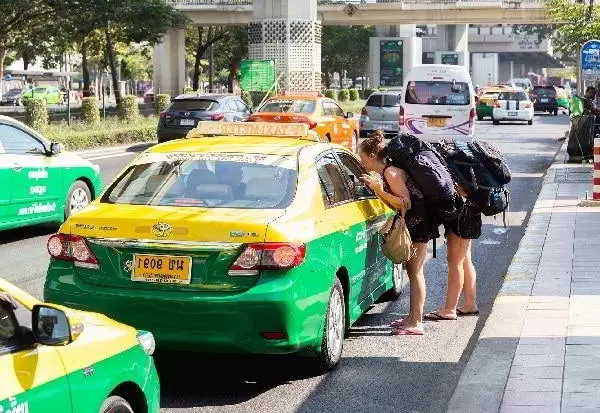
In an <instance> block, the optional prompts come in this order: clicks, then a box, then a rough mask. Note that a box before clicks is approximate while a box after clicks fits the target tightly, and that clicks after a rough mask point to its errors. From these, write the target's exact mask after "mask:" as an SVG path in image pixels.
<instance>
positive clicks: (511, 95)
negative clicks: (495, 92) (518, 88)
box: [498, 92, 529, 101]
mask: <svg viewBox="0 0 600 413" xmlns="http://www.w3.org/2000/svg"><path fill="white" fill-rule="evenodd" d="M498 100H518V101H522V100H529V99H527V95H526V94H525V92H502V93H501V94H500V96H499V97H498Z"/></svg>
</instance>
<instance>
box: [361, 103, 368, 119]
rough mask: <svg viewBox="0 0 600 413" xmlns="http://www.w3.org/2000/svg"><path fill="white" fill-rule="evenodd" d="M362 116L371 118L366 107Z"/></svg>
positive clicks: (362, 111)
mask: <svg viewBox="0 0 600 413" xmlns="http://www.w3.org/2000/svg"><path fill="white" fill-rule="evenodd" d="M360 115H361V116H366V117H369V111H368V110H367V107H366V106H365V107H364V108H362V110H361V111H360Z"/></svg>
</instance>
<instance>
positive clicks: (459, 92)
mask: <svg viewBox="0 0 600 413" xmlns="http://www.w3.org/2000/svg"><path fill="white" fill-rule="evenodd" d="M453 85H454V86H453ZM405 99H406V103H408V104H411V105H454V106H456V105H468V104H469V103H470V102H471V94H470V93H469V86H468V85H467V83H465V82H444V81H437V80H436V81H431V82H429V81H412V82H409V83H408V86H407V88H406V98H405Z"/></svg>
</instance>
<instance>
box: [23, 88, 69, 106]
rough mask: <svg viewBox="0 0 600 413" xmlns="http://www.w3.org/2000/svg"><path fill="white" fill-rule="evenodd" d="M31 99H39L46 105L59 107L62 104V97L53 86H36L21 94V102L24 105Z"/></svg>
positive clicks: (58, 90)
mask: <svg viewBox="0 0 600 413" xmlns="http://www.w3.org/2000/svg"><path fill="white" fill-rule="evenodd" d="M31 99H41V100H43V101H45V102H46V104H48V105H59V104H61V103H62V102H63V95H62V93H61V91H60V89H59V88H57V87H55V86H37V87H32V88H29V89H27V90H25V91H24V92H23V93H21V101H22V102H23V103H25V104H27V102H28V101H29V100H31Z"/></svg>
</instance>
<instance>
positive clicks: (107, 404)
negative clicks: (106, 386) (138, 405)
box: [99, 396, 134, 413]
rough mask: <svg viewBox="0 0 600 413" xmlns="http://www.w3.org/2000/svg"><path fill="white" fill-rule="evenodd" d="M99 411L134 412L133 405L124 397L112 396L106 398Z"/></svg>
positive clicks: (113, 412)
mask: <svg viewBox="0 0 600 413" xmlns="http://www.w3.org/2000/svg"><path fill="white" fill-rule="evenodd" d="M99 413H134V412H133V409H132V408H131V405H130V404H129V403H127V400H125V399H124V398H122V397H119V396H110V397H109V398H108V399H106V400H104V403H102V407H101V408H100V412H99Z"/></svg>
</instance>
